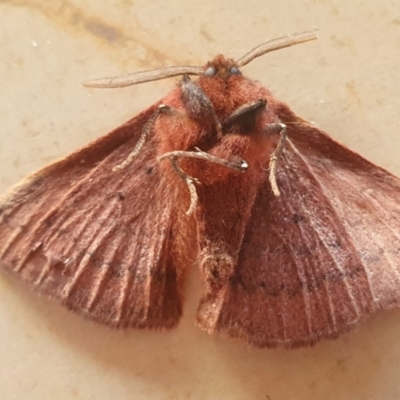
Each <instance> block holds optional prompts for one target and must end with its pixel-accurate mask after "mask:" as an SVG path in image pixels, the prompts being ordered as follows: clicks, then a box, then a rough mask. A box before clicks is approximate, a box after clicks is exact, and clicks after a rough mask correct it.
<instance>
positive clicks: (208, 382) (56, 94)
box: [0, 0, 400, 400]
mask: <svg viewBox="0 0 400 400" xmlns="http://www.w3.org/2000/svg"><path fill="white" fill-rule="evenodd" d="M314 28H320V29H321V31H320V33H319V35H320V39H319V40H318V41H317V42H312V43H308V44H304V45H301V46H297V47H295V48H290V49H285V50H281V51H279V52H276V53H273V54H270V55H268V56H265V57H263V58H261V59H257V60H256V61H254V62H253V63H252V64H250V65H249V66H247V67H245V69H244V72H245V73H246V74H247V75H249V76H251V77H253V78H255V79H258V80H260V81H262V82H263V83H264V84H265V85H267V86H268V87H269V88H270V89H271V90H272V91H273V92H274V93H275V94H276V96H277V97H279V98H280V99H282V100H285V101H286V102H287V103H289V104H290V105H291V106H292V108H293V109H294V110H295V111H296V112H297V113H298V114H300V115H301V116H302V117H303V118H305V119H308V120H312V121H314V122H315V123H316V124H317V125H318V126H320V127H321V128H323V129H324V130H326V131H328V132H330V134H331V135H332V136H333V137H334V138H336V139H338V140H339V141H341V142H342V143H345V144H346V145H348V146H349V147H351V148H352V149H354V150H356V151H358V152H360V153H361V154H363V155H364V156H365V157H367V158H369V159H371V160H372V161H374V162H376V163H378V164H380V165H382V166H384V167H385V168H387V169H389V170H390V171H392V172H394V173H397V174H400V158H399V150H400V136H399V135H398V126H399V124H400V123H399V119H398V115H399V111H398V110H399V108H400V94H399V87H400V69H399V68H398V65H399V64H400V62H399V61H400V51H399V50H400V5H399V2H398V0H392V1H390V0H384V1H382V2H377V1H375V0H364V1H361V0H353V1H351V2H349V1H346V0H298V1H294V0H291V1H281V0H269V1H266V0H247V1H245V2H242V1H232V0H231V1H227V0H219V1H214V0H203V1H202V2H200V3H197V2H189V1H178V0H173V1H168V2H166V1H161V0H153V1H152V2H150V1H148V0H147V1H143V0H138V1H129V0H114V1H111V0H106V1H104V0H103V1H100V0H97V1H96V0H80V1H78V0H65V1H59V0H53V1H51V2H49V1H44V0H43V1H40V0H19V1H18V0H14V1H12V0H0V31H1V35H0V78H1V90H0V116H1V128H0V137H1V146H0V163H1V169H0V186H1V191H4V190H5V189H6V188H7V187H9V186H10V185H11V184H13V183H15V182H16V181H18V180H19V179H20V178H22V177H23V176H24V175H26V174H28V173H30V172H32V171H34V170H35V169H37V168H39V167H41V166H43V165H44V164H46V163H48V162H50V161H52V160H55V159H57V158H58V157H61V156H63V155H65V154H67V153H68V152H70V151H71V150H73V149H75V148H76V147H78V146H80V145H83V144H85V143H87V142H88V141H90V140H92V139H94V138H95V137H97V136H99V135H101V134H104V133H106V132H107V131H109V130H110V129H112V128H114V127H116V126H118V125H119V124H121V123H123V122H124V121H125V120H127V119H128V118H130V117H131V116H133V115H134V114H136V113H137V112H138V111H139V110H141V109H143V108H145V107H146V106H148V105H149V104H151V103H152V102H154V101H155V100H156V99H158V98H160V97H162V96H163V95H164V94H165V93H166V92H167V91H168V90H169V88H171V86H172V85H173V84H174V79H171V80H166V81H160V82H154V83H149V84H145V85H139V86H136V87H131V88H126V89H115V90H95V89H87V88H83V87H82V86H81V85H80V82H82V81H84V80H86V79H91V78H95V77H104V76H109V75H119V74H125V73H127V72H134V71H138V70H142V69H151V68H157V67H161V66H165V65H179V64H192V65H198V64H200V65H201V64H203V63H205V62H206V61H207V60H209V59H210V58H211V57H212V56H213V55H215V54H216V53H222V52H223V53H224V54H226V55H229V56H232V57H234V58H237V57H239V56H240V55H242V54H243V53H245V52H246V51H247V50H249V49H251V48H253V47H254V46H256V45H257V44H259V43H261V42H263V41H265V40H267V39H268V38H274V37H279V36H283V35H285V34H288V33H296V32H301V31H304V30H310V29H314ZM355 189H356V188H355ZM189 281H190V282H188V288H187V302H186V304H185V314H184V317H183V319H182V321H181V324H180V325H179V327H178V328H177V329H176V330H174V331H173V332H171V333H154V332H140V331H135V330H132V331H128V332H115V331H112V330H110V329H107V328H105V327H102V326H97V325H95V324H93V323H91V322H87V321H85V320H82V319H81V318H79V317H77V316H75V315H73V314H72V313H70V312H68V311H66V310H64V309H63V308H62V307H60V306H58V305H57V304H56V303H54V302H51V301H48V300H46V299H44V298H39V297H37V296H36V295H34V294H32V293H31V292H29V291H28V290H26V288H24V287H23V286H22V285H19V284H18V283H17V282H15V281H14V280H13V279H10V278H9V277H7V276H5V275H4V274H1V275H0V398H1V399H4V400H10V399H32V400H35V399H40V400H47V399H51V400H53V399H85V400H88V399H96V400H97V399H99V400H101V399H107V400H109V399H113V400H126V399H135V400H141V399H229V400H235V399H260V400H261V399H269V400H289V399H296V400H310V399H316V400H319V399H321V400H322V399H324V400H329V399H332V400H333V399H334V400H337V399H352V400H358V399H359V400H368V399H379V400H385V399H396V398H400V380H399V378H398V377H399V368H400V367H399V365H400V340H399V338H400V311H396V310H394V311H391V312H386V313H381V314H378V315H376V316H374V317H373V318H371V319H370V320H369V321H368V322H367V323H365V324H363V325H361V326H360V327H359V330H358V332H355V333H351V334H348V335H345V336H343V337H342V338H340V339H339V340H337V341H334V342H324V343H321V344H319V345H318V346H316V347H315V348H312V349H301V350H295V351H287V350H281V349H278V350H256V349H250V348H248V347H247V346H246V345H244V344H242V343H240V342H236V341H231V340H229V339H226V338H221V337H217V336H213V337H210V336H208V335H207V334H205V333H203V332H202V331H200V330H199V329H197V328H195V327H194V325H193V322H194V315H195V308H196V304H197V300H198V296H199V291H200V288H199V275H198V272H197V271H196V270H195V269H193V271H192V273H191V276H190V279H189Z"/></svg>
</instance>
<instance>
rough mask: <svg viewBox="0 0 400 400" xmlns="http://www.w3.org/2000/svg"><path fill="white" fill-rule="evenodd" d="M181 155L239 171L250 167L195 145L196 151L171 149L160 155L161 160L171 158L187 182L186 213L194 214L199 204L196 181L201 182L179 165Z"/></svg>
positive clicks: (241, 161) (243, 162)
mask: <svg viewBox="0 0 400 400" xmlns="http://www.w3.org/2000/svg"><path fill="white" fill-rule="evenodd" d="M179 157H187V158H197V159H200V160H206V161H209V162H212V163H214V164H219V165H223V166H225V167H227V168H231V169H235V170H238V171H242V172H244V171H245V170H246V169H247V168H248V164H247V162H246V161H244V160H240V161H238V162H231V161H228V160H224V159H223V158H219V157H215V156H213V155H211V154H208V153H206V152H204V151H202V150H200V149H199V148H197V147H195V151H171V152H168V153H165V154H163V155H162V156H160V157H158V160H159V161H161V160H163V159H166V158H169V159H170V160H171V164H172V167H173V168H174V169H175V171H176V173H177V174H178V175H179V176H180V177H181V178H182V179H183V180H184V181H185V182H186V184H187V185H188V188H189V192H190V205H189V208H188V210H187V211H186V215H189V216H190V215H192V213H193V211H194V209H195V208H196V205H197V200H198V196H197V191H196V187H195V185H194V183H201V182H199V180H198V179H196V178H194V177H192V176H190V175H188V174H186V173H185V172H184V171H183V170H182V169H181V168H180V167H179V165H178V158H179Z"/></svg>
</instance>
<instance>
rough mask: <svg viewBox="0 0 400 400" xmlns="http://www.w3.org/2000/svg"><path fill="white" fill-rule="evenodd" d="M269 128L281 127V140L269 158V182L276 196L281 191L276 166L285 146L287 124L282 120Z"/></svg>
mask: <svg viewBox="0 0 400 400" xmlns="http://www.w3.org/2000/svg"><path fill="white" fill-rule="evenodd" d="M267 128H268V130H277V129H279V135H280V138H279V142H278V145H277V146H276V149H275V150H274V152H273V153H272V154H271V158H270V159H269V182H270V184H271V188H272V192H273V193H274V195H275V196H276V197H278V196H280V194H281V193H280V191H279V188H278V184H277V183H276V166H277V163H278V160H279V156H280V155H281V154H282V151H283V147H284V145H285V142H286V137H287V129H286V125H285V124H282V123H281V122H276V123H273V124H269V125H268V126H267Z"/></svg>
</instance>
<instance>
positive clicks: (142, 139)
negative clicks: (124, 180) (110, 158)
mask: <svg viewBox="0 0 400 400" xmlns="http://www.w3.org/2000/svg"><path fill="white" fill-rule="evenodd" d="M170 111H171V107H170V106H167V105H165V104H160V105H159V106H158V109H157V110H156V111H155V112H154V113H153V115H152V116H151V117H150V118H149V120H148V121H147V122H146V124H145V125H144V127H143V130H142V134H141V135H140V139H139V140H138V142H137V143H136V146H135V148H134V149H133V151H132V152H131V153H130V154H129V155H128V157H126V159H125V160H124V161H123V162H122V163H121V164H118V165H116V166H115V167H114V168H113V169H112V170H113V172H115V171H119V170H121V169H124V168H125V167H127V166H128V165H129V164H130V163H131V162H132V160H133V159H134V158H135V157H136V156H137V155H138V154H139V152H140V151H141V150H142V148H143V146H144V144H145V143H146V140H147V138H148V137H149V135H150V132H151V131H152V130H153V127H154V124H155V122H156V120H157V118H158V117H159V116H160V114H166V113H168V112H170Z"/></svg>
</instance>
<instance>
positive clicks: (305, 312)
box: [198, 106, 400, 347]
mask: <svg viewBox="0 0 400 400" xmlns="http://www.w3.org/2000/svg"><path fill="white" fill-rule="evenodd" d="M282 107H283V111H282V115H280V118H281V119H282V120H283V122H285V123H286V124H287V125H288V127H289V132H288V137H289V140H288V142H287V144H286V145H285V150H284V152H283V154H282V158H281V160H280V162H279V166H278V174H277V180H278V186H279V188H280V190H281V196H280V197H275V196H274V195H273V194H272V192H271V189H270V185H269V183H268V182H266V184H265V185H264V187H263V188H262V190H261V191H260V193H259V195H258V198H257V200H256V203H255V206H254V209H253V211H252V217H251V221H250V223H249V225H248V227H247V230H246V234H245V238H244V240H243V243H242V248H241V252H240V256H239V261H238V264H237V267H236V269H235V271H234V274H233V276H232V277H231V279H230V283H229V286H228V288H227V289H226V292H225V294H224V297H223V299H222V300H221V299H208V300H206V301H205V302H204V303H203V304H202V305H201V307H200V311H199V317H198V320H199V323H200V325H202V326H203V327H205V328H206V329H208V330H209V331H210V330H213V329H216V330H220V331H225V332H227V333H228V334H229V335H230V336H233V337H241V338H244V339H245V340H247V341H248V342H249V343H251V344H253V345H256V346H260V347H263V346H268V347H273V346H277V345H284V346H286V347H296V346H305V345H312V344H314V343H316V342H317V341H319V340H320V339H324V338H336V337H337V336H338V335H339V334H340V333H342V332H345V331H348V330H349V329H351V328H352V327H353V326H354V325H355V324H356V323H357V322H358V321H359V320H360V319H362V317H364V316H365V315H367V314H369V313H371V312H373V311H375V310H377V309H379V308H390V307H393V306H397V305H399V296H400V180H399V179H398V178H396V177H394V176H393V175H391V174H390V173H388V172H386V171H384V170H383V169H381V168H379V167H377V166H375V165H373V164H371V163H370V162H368V161H367V160H365V159H363V158H362V157H360V156H359V155H357V154H356V153H353V152H352V151H350V150H348V149H347V148H345V147H343V146H341V145H340V144H338V143H336V142H335V141H333V140H332V139H330V138H329V137H328V136H327V135H326V134H324V133H322V132H321V131H319V130H318V129H315V128H313V127H311V126H310V125H308V124H305V123H304V121H301V120H300V119H299V118H297V117H295V116H294V114H293V113H292V112H291V111H290V110H288V109H287V108H286V107H285V106H282ZM221 302H222V304H221ZM213 306H214V309H215V306H218V307H219V310H220V311H219V317H218V319H216V322H215V324H214V326H213V327H212V328H211V329H210V326H208V325H207V321H204V320H205V318H204V316H206V315H208V314H207V310H210V309H211V308H212V307H213Z"/></svg>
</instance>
